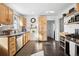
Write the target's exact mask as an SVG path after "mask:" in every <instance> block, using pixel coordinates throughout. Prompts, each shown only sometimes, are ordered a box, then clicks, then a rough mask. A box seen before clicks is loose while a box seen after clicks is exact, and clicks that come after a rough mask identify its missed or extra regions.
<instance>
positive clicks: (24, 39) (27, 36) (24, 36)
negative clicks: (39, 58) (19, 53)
mask: <svg viewBox="0 0 79 59" xmlns="http://www.w3.org/2000/svg"><path fill="white" fill-rule="evenodd" d="M29 40H30V33H29V32H26V33H25V34H24V35H23V45H25V44H26V43H27V42H28V41H29Z"/></svg>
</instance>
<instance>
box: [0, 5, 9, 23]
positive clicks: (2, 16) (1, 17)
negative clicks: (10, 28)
mask: <svg viewBox="0 0 79 59" xmlns="http://www.w3.org/2000/svg"><path fill="white" fill-rule="evenodd" d="M7 14H8V9H7V7H6V6H5V5H4V4H0V23H3V24H4V23H5V20H6V19H7Z"/></svg>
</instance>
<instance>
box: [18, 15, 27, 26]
mask: <svg viewBox="0 0 79 59" xmlns="http://www.w3.org/2000/svg"><path fill="white" fill-rule="evenodd" d="M19 21H20V26H24V27H25V26H26V18H25V17H24V16H19Z"/></svg>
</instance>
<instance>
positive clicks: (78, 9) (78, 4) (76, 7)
mask: <svg viewBox="0 0 79 59" xmlns="http://www.w3.org/2000/svg"><path fill="white" fill-rule="evenodd" d="M75 9H76V11H78V12H79V3H77V4H76V6H75Z"/></svg>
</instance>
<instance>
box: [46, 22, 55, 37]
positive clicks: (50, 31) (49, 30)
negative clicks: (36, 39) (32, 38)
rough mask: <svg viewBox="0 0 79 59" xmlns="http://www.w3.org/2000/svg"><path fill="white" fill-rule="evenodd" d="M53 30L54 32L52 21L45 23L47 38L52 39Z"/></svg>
mask: <svg viewBox="0 0 79 59" xmlns="http://www.w3.org/2000/svg"><path fill="white" fill-rule="evenodd" d="M54 30H55V23H54V21H48V22H47V36H49V37H51V38H54Z"/></svg>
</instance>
